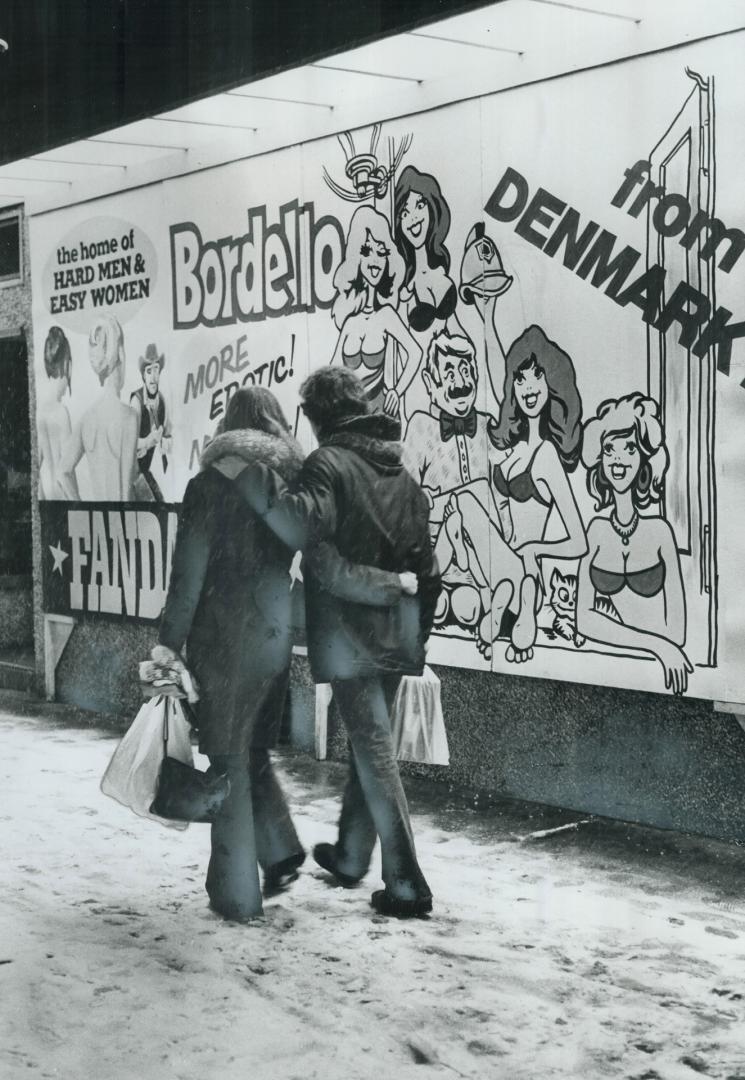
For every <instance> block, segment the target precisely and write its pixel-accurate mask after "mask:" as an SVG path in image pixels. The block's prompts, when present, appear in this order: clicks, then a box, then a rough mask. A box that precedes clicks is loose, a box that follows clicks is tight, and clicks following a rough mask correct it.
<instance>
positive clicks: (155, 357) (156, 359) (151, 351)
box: [138, 345, 166, 375]
mask: <svg viewBox="0 0 745 1080" xmlns="http://www.w3.org/2000/svg"><path fill="white" fill-rule="evenodd" d="M165 362H166V358H165V356H164V355H163V353H160V354H159V353H158V350H157V348H156V346H155V345H148V347H147V348H146V349H145V355H144V356H141V357H140V359H139V360H138V363H139V365H140V375H142V374H143V372H144V370H145V368H146V367H150V365H151V364H157V365H158V366H159V368H160V370H161V371H162V370H163V365H164V364H165Z"/></svg>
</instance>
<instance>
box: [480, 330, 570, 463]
mask: <svg viewBox="0 0 745 1080" xmlns="http://www.w3.org/2000/svg"><path fill="white" fill-rule="evenodd" d="M532 367H534V368H535V369H536V371H538V372H540V373H542V374H543V375H544V376H545V378H546V386H547V388H548V401H547V402H546V404H545V405H544V407H543V411H542V413H541V416H540V433H541V437H542V438H543V439H548V440H549V442H551V443H553V445H554V446H555V447H556V452H557V453H558V455H559V458H560V460H561V463H562V465H563V466H564V469H565V470H566V471H567V472H574V470H575V469H576V468H577V464H578V462H579V458H580V452H581V450H582V399H581V398H580V396H579V391H578V390H577V377H576V374H575V371H574V364H573V363H572V360H571V357H570V356H569V355H568V354H567V353H565V352H564V350H563V349H560V348H559V346H558V345H557V344H556V343H555V342H553V341H549V339H548V338H547V337H546V335H545V333H544V332H543V330H541V328H540V326H529V327H528V329H527V330H524V331H523V333H522V334H521V335H520V337H519V338H518V339H517V340H516V341H515V342H513V344H512V345H511V346H510V350H509V352H508V353H507V357H506V360H505V378H504V397H503V399H502V405H501V407H500V410H499V419H498V421H497V422H496V424H494V423H492V424H490V426H489V438H490V439H491V441H492V443H493V444H494V446H496V447H498V448H499V449H500V450H505V449H507V448H508V447H510V446H514V445H515V443H518V442H521V441H523V440H525V439H527V437H528V418H527V416H526V415H525V413H524V412H523V411H522V409H521V408H520V406H519V404H518V402H517V398H516V396H515V378H516V377H517V376H518V375H521V374H522V373H523V372H525V371H527V370H528V369H530V368H532Z"/></svg>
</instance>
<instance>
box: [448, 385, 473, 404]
mask: <svg viewBox="0 0 745 1080" xmlns="http://www.w3.org/2000/svg"><path fill="white" fill-rule="evenodd" d="M472 393H473V384H472V383H467V384H466V385H465V386H461V387H460V389H459V388H458V387H457V386H454V387H453V389H452V390H448V397H449V398H450V400H451V401H452V400H453V398H462V397H468V395H469V394H472Z"/></svg>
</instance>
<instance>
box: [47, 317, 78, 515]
mask: <svg viewBox="0 0 745 1080" xmlns="http://www.w3.org/2000/svg"><path fill="white" fill-rule="evenodd" d="M44 370H45V371H46V373H47V376H48V379H49V382H48V384H47V391H46V395H45V397H46V400H45V401H44V403H43V404H42V405H41V408H40V409H39V415H38V421H37V431H38V434H39V498H40V499H64V498H66V495H65V492H64V489H63V487H62V482H61V471H60V467H61V462H62V457H63V454H64V451H65V448H66V446H67V444H68V442H69V440H70V436H71V432H72V425H71V424H70V413H69V412H68V411H67V406H66V405H65V404H64V402H63V400H62V399H63V398H64V397H65V395H66V394H69V393H70V374H71V370H72V354H71V353H70V343H69V341H68V340H67V337H66V335H65V332H64V330H63V329H62V328H61V327H60V326H52V327H50V329H49V333H48V334H47V339H46V341H45V342H44ZM70 490H71V491H72V495H71V496H70V497H71V498H73V499H76V500H77V499H78V498H79V495H78V489H77V484H76V483H75V477H74V476H73V477H72V484H71V488H70Z"/></svg>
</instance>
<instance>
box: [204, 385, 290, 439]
mask: <svg viewBox="0 0 745 1080" xmlns="http://www.w3.org/2000/svg"><path fill="white" fill-rule="evenodd" d="M246 428H248V429H249V430H251V431H263V432H264V433H265V434H267V435H277V436H279V438H283V439H284V438H288V437H291V434H290V425H289V424H288V423H287V418H286V416H285V414H284V413H283V412H282V406H281V405H280V403H279V402H278V401H277V399H276V397H275V396H274V394H273V393H272V392H271V390H267V388H266V387H265V386H243V387H241V389H240V390H236V392H235V393H234V394H233V396H232V397H231V399H230V401H229V402H228V408H227V410H226V412H225V422H224V424H223V426H222V428H221V431H240V430H242V429H246Z"/></svg>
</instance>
